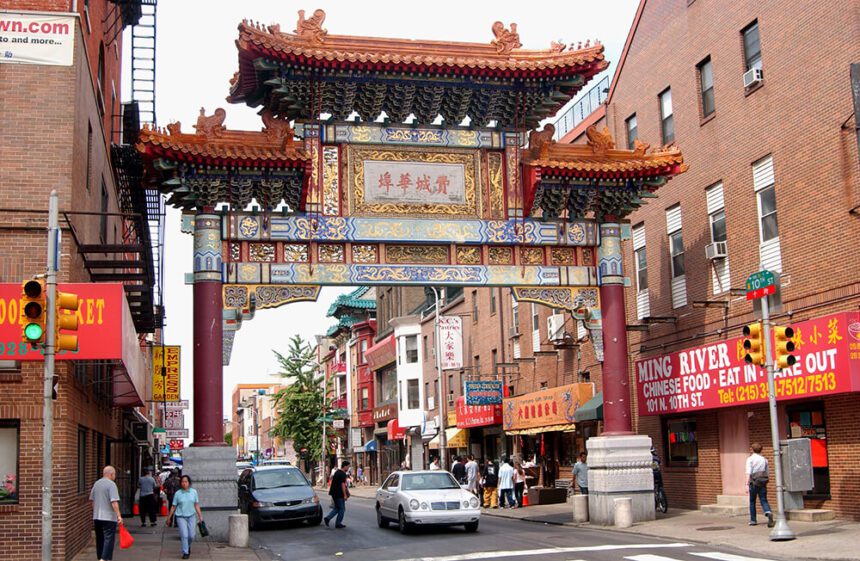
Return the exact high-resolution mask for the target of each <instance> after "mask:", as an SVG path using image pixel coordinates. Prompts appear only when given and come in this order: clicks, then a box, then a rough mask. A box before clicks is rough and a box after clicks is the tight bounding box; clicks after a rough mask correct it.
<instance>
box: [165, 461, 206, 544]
mask: <svg viewBox="0 0 860 561" xmlns="http://www.w3.org/2000/svg"><path fill="white" fill-rule="evenodd" d="M174 517H175V520H176V524H177V526H179V540H180V542H181V543H182V558H183V559H188V558H189V557H191V543H192V542H193V541H194V536H195V535H196V533H197V524H198V523H199V522H203V513H202V512H200V497H198V496H197V489H195V488H193V487H192V486H191V478H190V477H188V476H187V475H183V476H182V479H181V480H180V489H179V490H178V491H177V492H176V494H175V495H173V506H171V507H170V512H169V513H168V515H167V524H168V525H170V523H171V521H172V520H174Z"/></svg>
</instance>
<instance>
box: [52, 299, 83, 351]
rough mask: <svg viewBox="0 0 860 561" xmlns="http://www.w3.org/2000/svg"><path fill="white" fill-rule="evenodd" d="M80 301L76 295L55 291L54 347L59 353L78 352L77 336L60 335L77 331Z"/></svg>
mask: <svg viewBox="0 0 860 561" xmlns="http://www.w3.org/2000/svg"><path fill="white" fill-rule="evenodd" d="M80 305H81V301H80V299H79V298H78V295H77V294H71V293H69V292H60V291H59V290H58V291H57V330H56V333H57V338H56V339H54V346H55V347H56V350H57V351H58V352H59V351H72V352H76V351H77V350H78V336H77V334H75V333H62V332H61V330H62V331H77V330H78V314H77V311H78V308H79V307H80Z"/></svg>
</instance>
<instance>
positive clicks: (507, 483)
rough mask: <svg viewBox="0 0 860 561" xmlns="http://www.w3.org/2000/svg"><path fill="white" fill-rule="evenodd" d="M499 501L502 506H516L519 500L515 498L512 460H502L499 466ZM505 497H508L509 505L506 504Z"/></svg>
mask: <svg viewBox="0 0 860 561" xmlns="http://www.w3.org/2000/svg"><path fill="white" fill-rule="evenodd" d="M499 496H500V500H499V503H501V504H500V506H501V507H502V508H507V507H510V508H516V506H517V502H516V501H515V500H514V465H513V461H512V460H508V461H502V465H501V467H499ZM505 497H507V506H505V502H506V501H505Z"/></svg>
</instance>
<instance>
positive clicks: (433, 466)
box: [430, 457, 439, 471]
mask: <svg viewBox="0 0 860 561" xmlns="http://www.w3.org/2000/svg"><path fill="white" fill-rule="evenodd" d="M438 470H439V458H438V457H436V458H433V461H432V462H430V471H438Z"/></svg>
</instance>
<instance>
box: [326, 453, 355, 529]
mask: <svg viewBox="0 0 860 561" xmlns="http://www.w3.org/2000/svg"><path fill="white" fill-rule="evenodd" d="M347 469H349V462H348V461H343V462H342V463H341V464H340V469H339V470H336V471H335V472H334V474H333V475H332V476H331V486H329V489H328V494H329V496H331V511H329V513H328V514H327V515H326V517H325V518H324V519H323V520H324V521H325V525H326V526H328V525H329V523H330V522H331V519H332V518H334V517H335V516H337V520H335V524H334V527H335V528H346V526H345V525H344V524H343V517H344V515H345V514H346V500H347V499H348V498H349V487H348V486H347V483H346V480H347V475H346V470H347Z"/></svg>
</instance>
